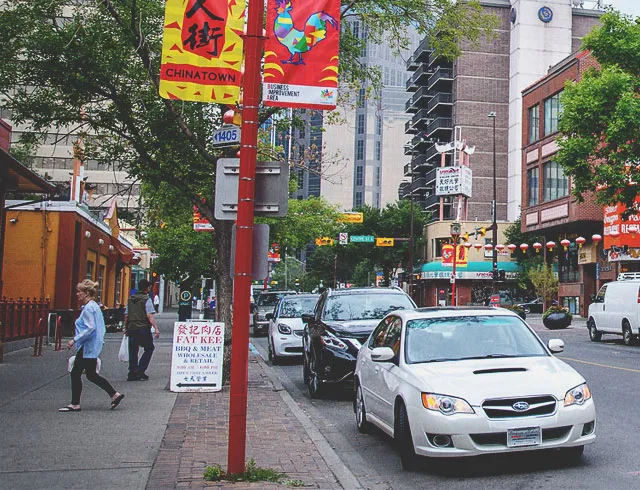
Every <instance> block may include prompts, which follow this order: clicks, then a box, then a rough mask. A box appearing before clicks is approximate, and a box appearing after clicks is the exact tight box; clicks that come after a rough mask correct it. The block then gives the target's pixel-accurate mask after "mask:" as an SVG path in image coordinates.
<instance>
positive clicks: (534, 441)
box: [507, 427, 542, 447]
mask: <svg viewBox="0 0 640 490" xmlns="http://www.w3.org/2000/svg"><path fill="white" fill-rule="evenodd" d="M540 444H542V431H541V430H540V427H526V428H523V429H508V430H507V447H521V446H539V445H540Z"/></svg>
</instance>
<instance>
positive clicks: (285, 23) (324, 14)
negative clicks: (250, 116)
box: [262, 0, 340, 110]
mask: <svg viewBox="0 0 640 490" xmlns="http://www.w3.org/2000/svg"><path fill="white" fill-rule="evenodd" d="M339 42H340V0H268V1H267V41H266V43H265V53H264V75H263V76H264V86H263V90H262V97H263V102H264V104H265V105H270V106H275V107H304V108H309V109H320V110H322V109H334V108H335V106H336V101H337V99H338V48H339Z"/></svg>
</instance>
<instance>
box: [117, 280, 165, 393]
mask: <svg viewBox="0 0 640 490" xmlns="http://www.w3.org/2000/svg"><path fill="white" fill-rule="evenodd" d="M149 287H150V284H149V281H147V280H146V279H140V281H138V291H137V292H136V293H135V294H133V295H131V297H130V298H129V302H128V303H127V308H126V310H125V312H124V328H125V334H126V335H127V336H128V337H129V375H128V376H127V381H147V380H148V379H149V376H147V373H146V371H147V368H148V367H149V361H151V356H152V355H153V350H154V346H153V336H152V334H151V327H153V328H154V329H155V336H156V338H158V337H160V330H158V325H157V324H156V321H155V319H154V318H153V314H154V313H155V309H154V308H153V303H152V302H151V298H150V297H149ZM140 347H142V348H143V349H144V353H143V354H142V357H140V359H138V352H139V348H140Z"/></svg>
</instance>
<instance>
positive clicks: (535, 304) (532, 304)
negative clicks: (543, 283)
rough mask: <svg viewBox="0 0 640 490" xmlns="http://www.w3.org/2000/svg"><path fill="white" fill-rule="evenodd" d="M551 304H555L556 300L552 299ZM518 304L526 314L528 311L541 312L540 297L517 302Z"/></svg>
mask: <svg viewBox="0 0 640 490" xmlns="http://www.w3.org/2000/svg"><path fill="white" fill-rule="evenodd" d="M551 304H553V305H554V306H555V305H557V304H558V302H557V301H556V300H555V299H554V300H553V301H552V303H551ZM518 306H519V307H520V308H522V309H523V310H524V312H525V313H526V314H527V315H528V314H529V313H542V306H543V304H542V298H536V299H534V300H532V301H529V302H526V303H518Z"/></svg>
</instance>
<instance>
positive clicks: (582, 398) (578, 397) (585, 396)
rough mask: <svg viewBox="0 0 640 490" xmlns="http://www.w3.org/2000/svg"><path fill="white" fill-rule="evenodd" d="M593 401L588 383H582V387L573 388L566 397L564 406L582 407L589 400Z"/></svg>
mask: <svg viewBox="0 0 640 490" xmlns="http://www.w3.org/2000/svg"><path fill="white" fill-rule="evenodd" d="M590 399H591V390H590V389H589V387H588V386H587V383H582V384H581V385H580V386H576V387H575V388H571V389H570V390H569V391H567V394H566V395H564V406H565V407H568V406H571V405H582V404H583V403H584V402H586V401H587V400H590Z"/></svg>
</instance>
